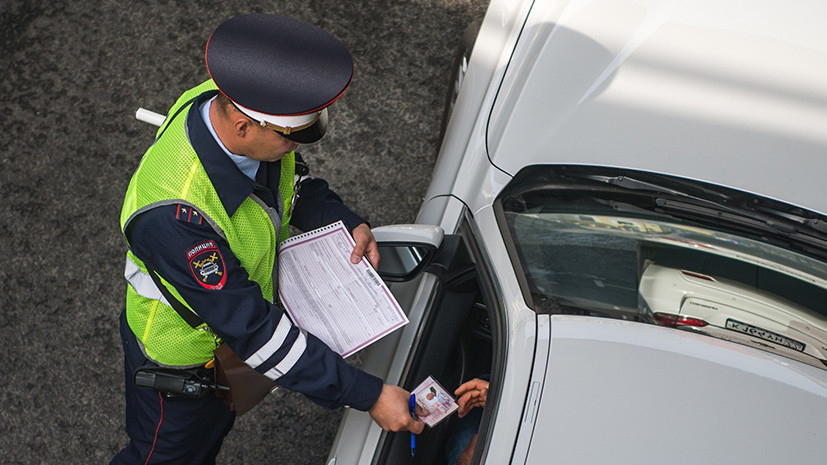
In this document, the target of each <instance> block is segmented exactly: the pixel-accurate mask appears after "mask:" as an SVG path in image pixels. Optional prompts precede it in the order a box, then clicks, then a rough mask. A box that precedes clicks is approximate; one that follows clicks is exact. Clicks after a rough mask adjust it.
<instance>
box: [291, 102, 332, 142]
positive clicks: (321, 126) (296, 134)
mask: <svg viewBox="0 0 827 465" xmlns="http://www.w3.org/2000/svg"><path fill="white" fill-rule="evenodd" d="M326 132H327V108H325V109H324V110H322V114H321V115H319V119H318V120H316V122H315V123H313V124H312V125H311V126H308V127H306V128H304V129H301V130H299V131H293V132H291V133H290V134H282V136H284V137H285V138H287V139H289V140H292V141H293V142H298V143H300V144H312V143H313V142H318V141H319V139H321V138H322V137H324V135H325V133H326Z"/></svg>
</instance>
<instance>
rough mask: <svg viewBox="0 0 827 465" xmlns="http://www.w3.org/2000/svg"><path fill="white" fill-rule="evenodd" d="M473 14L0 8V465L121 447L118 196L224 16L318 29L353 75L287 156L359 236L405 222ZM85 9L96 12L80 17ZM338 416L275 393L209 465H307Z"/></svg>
mask: <svg viewBox="0 0 827 465" xmlns="http://www.w3.org/2000/svg"><path fill="white" fill-rule="evenodd" d="M486 4H487V2H486V1H484V0H440V1H437V0H404V1H393V2H379V1H376V2H371V1H347V2H342V1H337V0H318V1H302V0H287V1H279V2H261V1H258V2H253V1H246V0H245V1H233V2H221V1H217V0H215V1H204V2H200V5H199V6H194V5H191V4H189V2H175V1H158V2H148V1H132V2H119V1H111V0H104V1H100V2H95V3H92V2H61V1H38V0H33V1H20V0H4V1H3V2H2V3H0V70H2V74H1V75H0V76H2V77H0V95H1V96H2V97H0V105H2V106H0V127H2V131H0V143H1V144H2V154H0V199H2V200H0V241H2V242H0V351H2V352H0V462H2V463H4V464H40V463H43V464H55V463H66V464H72V463H83V464H86V463H108V461H109V460H110V458H111V457H112V456H113V455H114V454H115V453H116V452H117V451H118V450H119V449H120V448H121V447H123V445H125V443H126V441H127V437H126V433H125V427H124V420H123V409H124V404H123V374H122V353H121V346H120V338H119V336H118V331H117V315H118V313H119V312H120V310H121V308H122V305H123V299H124V294H125V286H126V284H125V282H124V280H123V277H122V271H123V262H124V251H125V247H124V245H123V243H122V239H121V236H120V232H119V229H118V216H119V213H120V208H121V202H122V198H123V192H124V190H125V188H126V185H127V182H128V180H129V177H130V175H131V173H132V171H133V170H134V169H135V168H136V166H137V164H138V161H139V159H140V157H141V155H142V153H143V151H144V150H145V149H146V147H147V146H148V144H149V143H151V141H152V137H153V134H154V128H153V127H151V126H149V125H147V124H146V123H141V122H138V121H136V120H135V118H134V113H135V110H136V109H137V108H139V107H145V108H149V109H152V110H155V111H158V112H162V113H163V112H165V111H166V109H167V108H168V107H169V106H170V105H171V104H172V103H173V102H174V100H175V99H176V98H177V97H178V95H180V93H181V92H182V91H183V90H185V89H188V88H189V87H191V86H193V85H194V84H197V83H199V82H202V81H203V80H204V79H206V78H207V74H206V71H205V69H204V66H203V54H204V45H205V42H206V39H207V38H208V37H209V35H210V33H211V32H212V31H213V30H214V28H215V27H216V26H217V25H218V24H220V23H221V22H222V21H223V20H225V19H227V18H230V17H232V16H235V15H238V14H243V13H278V14H283V15H288V16H294V17H296V18H299V19H302V20H305V21H307V22H310V23H312V24H315V25H317V26H320V27H322V28H324V29H327V30H328V31H330V32H332V33H333V34H334V35H335V36H337V37H338V38H339V39H340V40H341V41H342V42H344V43H345V44H346V45H347V46H348V47H349V49H350V50H351V52H352V53H353V56H354V59H355V64H356V75H355V78H354V81H353V84H352V86H351V87H350V89H349V91H348V92H347V93H346V94H345V95H344V96H343V97H342V98H341V99H339V101H338V102H337V103H336V105H334V106H333V107H332V109H331V121H332V123H331V130H330V132H329V133H328V136H327V137H326V138H325V139H324V140H323V141H322V142H320V143H318V144H316V145H313V146H308V147H305V148H303V149H302V153H303V154H304V155H305V158H306V159H308V160H309V161H310V163H311V168H312V170H313V173H314V174H315V175H318V176H322V177H324V178H326V179H327V180H328V181H329V182H330V184H331V185H332V186H334V188H335V189H336V190H337V191H338V192H339V193H340V195H341V196H342V197H343V198H344V199H345V201H346V202H347V203H348V204H349V205H351V206H352V207H353V208H354V209H355V210H356V211H358V212H360V213H361V214H363V216H365V217H366V218H368V219H369V221H371V223H372V224H373V225H374V226H378V225H384V224H392V223H404V222H410V221H412V220H413V219H414V217H415V214H416V211H417V209H418V206H419V204H420V202H421V200H422V195H423V194H424V192H425V189H426V187H427V183H428V180H429V178H430V175H431V169H432V166H433V159H434V155H435V152H436V150H437V147H436V144H437V137H438V133H439V125H440V117H441V113H442V107H443V103H444V96H445V92H446V89H447V85H448V82H447V81H448V74H449V72H450V69H449V68H450V66H451V61H452V55H453V51H454V49H455V47H456V45H457V44H458V42H459V38H460V35H461V32H462V30H463V29H464V27H465V25H466V24H468V23H469V22H470V21H472V20H473V19H475V18H478V17H481V16H482V15H483V13H484V9H485V5H486ZM93 5H94V6H93ZM340 417H341V411H340V410H334V411H329V410H325V409H323V408H321V407H317V406H315V405H314V404H312V403H311V402H309V401H307V400H306V399H304V398H303V397H302V396H300V395H298V394H295V393H290V392H284V391H280V392H279V393H277V394H275V395H273V396H271V397H270V398H269V399H267V400H266V401H265V402H264V403H263V404H262V405H260V406H259V407H257V408H256V409H255V410H254V411H253V412H251V413H249V414H247V415H245V416H244V417H242V418H240V419H239V420H238V421H237V422H236V427H235V429H234V430H233V431H232V432H231V433H230V435H229V437H228V438H227V440H226V441H225V444H224V448H223V450H222V452H221V455H220V456H219V459H220V462H221V463H232V464H242V463H256V464H261V463H291V464H320V463H323V462H324V459H325V458H326V456H327V451H328V449H329V446H330V444H331V442H332V440H333V437H334V435H335V431H336V427H337V425H338V422H339V419H340Z"/></svg>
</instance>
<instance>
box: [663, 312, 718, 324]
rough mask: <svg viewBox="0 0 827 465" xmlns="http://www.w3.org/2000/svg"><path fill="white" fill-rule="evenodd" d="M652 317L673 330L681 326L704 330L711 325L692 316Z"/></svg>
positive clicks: (670, 315)
mask: <svg viewBox="0 0 827 465" xmlns="http://www.w3.org/2000/svg"><path fill="white" fill-rule="evenodd" d="M652 317H653V318H654V319H655V320H657V321H658V322H659V323H660V324H662V325H664V326H669V327H672V328H677V327H680V326H695V327H698V328H702V327H704V326H706V325H708V324H709V323H707V322H706V321H704V320H702V319H700V318H693V317H691V316H683V315H675V314H673V313H660V312H658V313H655V314H653V315H652Z"/></svg>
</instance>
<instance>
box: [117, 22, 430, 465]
mask: <svg viewBox="0 0 827 465" xmlns="http://www.w3.org/2000/svg"><path fill="white" fill-rule="evenodd" d="M206 63H207V69H208V71H209V73H210V77H211V79H210V80H208V81H207V82H205V83H203V84H201V85H199V86H197V87H195V88H193V89H191V90H189V91H187V92H186V93H184V95H182V96H181V97H180V98H179V99H178V101H177V102H176V103H175V104H174V105H173V106H172V108H171V109H170V111H169V113H168V115H167V118H166V120H165V122H164V124H163V125H162V126H161V128H160V129H159V130H158V133H157V137H156V140H155V143H154V144H153V145H152V147H150V148H149V150H148V151H147V152H146V154H145V155H144V157H143V159H142V160H141V164H140V166H139V167H138V169H137V171H136V172H135V174H134V175H133V177H132V179H131V181H130V183H129V187H128V189H127V193H126V197H125V200H124V206H123V210H122V213H121V227H122V230H123V234H124V237H125V239H126V242H127V244H128V246H129V251H128V252H127V260H126V271H125V276H126V278H127V280H128V282H129V286H128V288H127V297H126V309H125V311H124V312H123V313H122V315H121V318H120V324H121V337H122V339H123V346H124V354H125V373H126V425H127V432H128V434H129V437H130V442H129V444H128V446H127V447H126V448H125V449H123V450H122V451H121V452H120V453H119V454H118V455H117V456H116V457H115V458H114V459H113V461H112V463H141V464H146V463H156V462H164V463H187V464H192V463H214V462H215V456H216V454H217V453H218V450H219V448H220V446H221V442H222V440H223V438H224V436H225V435H226V434H227V433H228V432H229V430H230V428H231V427H232V424H233V421H234V418H235V415H234V414H233V412H231V411H230V410H229V409H228V408H227V407H226V406H225V405H224V403H223V402H222V401H221V400H220V399H219V398H217V397H214V396H204V397H199V398H190V397H167V396H165V395H163V394H162V393H160V392H156V391H154V390H152V389H147V388H139V387H136V386H134V385H133V378H132V377H133V373H134V372H135V370H136V369H137V368H140V367H142V366H146V365H150V366H161V367H172V368H176V369H195V370H197V369H199V367H203V366H204V365H205V364H206V363H208V362H209V361H210V360H211V359H212V356H213V355H212V351H213V350H214V349H215V347H216V341H217V340H219V339H220V340H223V341H224V342H226V343H227V344H228V345H229V346H230V347H231V348H232V349H233V350H234V351H235V352H236V353H237V354H238V355H239V356H240V358H241V359H242V360H244V361H245V363H247V364H248V365H250V366H251V367H252V368H254V369H255V370H256V371H258V372H259V373H261V374H264V375H265V376H267V377H269V378H270V379H272V380H274V381H276V382H278V384H279V385H281V386H283V387H285V388H287V389H291V390H294V391H298V392H301V393H302V394H304V395H305V396H307V397H308V398H310V399H311V400H313V401H314V402H316V403H318V404H320V405H323V406H325V407H328V408H336V407H339V406H343V405H349V406H351V407H353V408H356V409H359V410H363V411H368V412H369V413H370V415H371V417H372V418H373V419H374V421H376V423H377V424H378V425H379V426H381V427H382V428H383V429H386V430H391V431H402V430H410V431H413V432H415V433H419V432H421V431H422V429H423V426H424V425H423V423H422V421H421V420H414V419H412V418H411V417H410V414H409V413H408V410H407V401H408V395H409V393H408V392H406V391H405V390H404V389H402V388H400V387H397V386H391V385H386V384H383V382H382V380H380V379H378V378H376V377H374V376H372V375H369V374H367V373H365V372H363V371H361V370H359V369H356V368H354V367H352V366H350V365H348V364H347V363H346V362H345V361H344V360H343V359H342V358H341V357H340V356H339V355H338V354H336V353H334V352H332V351H331V350H330V349H329V348H328V347H327V346H326V345H325V344H324V343H323V342H321V341H320V340H319V339H317V338H316V337H314V336H313V335H312V334H309V333H306V332H305V331H303V330H301V329H300V328H298V327H296V326H294V325H293V324H292V323H291V322H290V320H289V319H288V318H287V316H286V315H285V314H284V313H283V311H282V310H281V309H280V308H279V307H278V306H277V305H276V304H274V302H277V298H276V294H275V293H276V291H277V289H276V287H277V282H278V281H277V267H278V260H277V257H276V254H275V249H276V246H277V242H278V241H280V240H283V239H285V238H286V237H287V235H288V232H287V231H288V225H289V224H292V225H294V226H296V227H297V228H299V229H302V230H310V229H315V228H317V227H320V226H324V225H326V224H329V223H331V222H334V221H337V220H342V221H343V222H344V223H345V225H347V226H348V228H349V229H350V230H351V233H352V235H353V237H354V239H355V242H356V247H355V248H354V250H353V254H352V257H351V261H352V262H354V263H358V262H359V260H361V257H362V256H363V255H364V256H367V257H368V259H369V260H370V261H371V262H372V263H373V264H374V265H375V264H376V263H377V262H378V259H379V253H378V250H377V246H376V241H375V239H374V238H373V235H372V234H371V232H370V228H369V227H368V225H367V224H366V223H365V221H364V220H363V219H362V218H360V217H359V216H358V215H357V214H355V213H353V212H352V211H351V210H349V209H348V208H347V207H345V206H344V205H343V203H342V201H341V199H340V198H339V197H338V196H337V195H336V194H335V193H334V192H333V191H331V190H330V189H329V187H328V185H327V183H326V182H325V181H323V180H321V179H315V178H309V179H303V180H301V181H300V182H296V181H295V180H296V179H297V176H296V175H297V166H301V165H300V163H301V159H300V156H299V155H298V154H297V153H296V152H295V150H296V149H297V147H298V146H299V144H303V143H311V142H315V141H317V140H319V139H320V138H321V137H322V136H323V135H324V133H325V129H326V125H327V107H328V106H329V105H331V104H332V103H333V102H334V101H335V100H336V99H337V98H339V97H340V96H341V95H342V94H343V93H344V91H345V90H346V89H347V87H348V86H349V84H350V81H351V78H352V76H353V62H352V58H351V56H350V54H349V52H348V51H347V49H346V48H345V47H344V45H342V44H341V43H340V42H339V41H338V40H337V39H335V38H334V37H333V36H332V35H330V34H328V33H327V32H325V31H322V30H320V29H318V28H316V27H314V26H311V25H309V24H305V23H303V22H301V21H297V20H295V19H290V18H285V17H280V16H274V15H246V16H240V17H236V18H233V19H230V20H228V21H226V22H224V23H223V24H221V25H220V26H219V27H218V28H217V29H216V31H215V32H214V33H213V34H212V36H211V37H210V39H209V41H208V44H207V48H206ZM297 164H298V165H297ZM298 172H299V174H300V171H298ZM299 187H300V190H301V195H300V196H298V197H297V196H296V189H297V188H299ZM153 274H155V276H153ZM160 286H162V287H163V288H164V289H161V287H160ZM166 296H169V297H170V299H174V300H177V301H179V302H180V303H183V304H184V305H186V306H187V307H188V308H189V309H191V310H192V311H193V312H194V313H195V314H197V316H198V317H200V319H201V320H203V322H204V324H202V325H200V326H199V327H197V328H193V327H192V326H190V325H188V324H187V322H185V321H184V320H183V319H182V318H181V316H179V313H176V311H175V309H173V308H172V307H171V303H170V299H167V297H166Z"/></svg>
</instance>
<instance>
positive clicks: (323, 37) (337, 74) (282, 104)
mask: <svg viewBox="0 0 827 465" xmlns="http://www.w3.org/2000/svg"><path fill="white" fill-rule="evenodd" d="M205 55H206V61H207V70H208V71H209V73H210V76H211V77H212V79H213V81H215V83H216V85H217V86H218V88H219V89H220V90H221V92H223V93H224V94H225V95H226V96H227V97H228V98H229V99H230V100H231V101H232V102H233V103H234V104H235V105H236V107H238V109H239V110H240V111H241V112H242V113H244V114H246V115H247V116H249V117H250V118H252V119H254V120H256V121H258V122H259V123H260V124H262V126H267V127H271V128H272V129H275V130H277V131H279V132H281V133H282V134H284V135H285V137H287V138H289V139H293V140H296V141H298V142H314V141H315V140H318V139H320V138H321V136H322V135H324V127H323V126H324V123H326V120H327V115H326V113H327V112H326V111H324V110H325V108H326V107H327V106H328V105H330V104H331V103H333V102H334V101H335V100H336V99H337V98H339V97H340V96H341V95H342V94H343V93H344V91H345V90H346V89H347V87H348V86H349V85H350V81H351V79H352V78H353V59H352V57H351V56H350V52H348V50H347V48H346V47H345V46H344V45H343V44H342V43H341V42H340V41H339V40H337V39H336V38H335V37H333V36H332V35H331V34H330V33H328V32H325V31H323V30H321V29H319V28H317V27H315V26H313V25H310V24H307V23H304V22H302V21H299V20H296V19H293V18H286V17H283V16H276V15H267V14H254V15H244V16H238V17H235V18H232V19H229V20H227V21H225V22H224V23H222V24H221V25H220V26H218V28H217V29H216V30H215V32H213V34H212V36H211V37H210V39H209V41H208V42H207V49H206V54H205Z"/></svg>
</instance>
